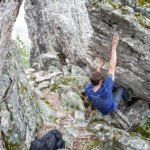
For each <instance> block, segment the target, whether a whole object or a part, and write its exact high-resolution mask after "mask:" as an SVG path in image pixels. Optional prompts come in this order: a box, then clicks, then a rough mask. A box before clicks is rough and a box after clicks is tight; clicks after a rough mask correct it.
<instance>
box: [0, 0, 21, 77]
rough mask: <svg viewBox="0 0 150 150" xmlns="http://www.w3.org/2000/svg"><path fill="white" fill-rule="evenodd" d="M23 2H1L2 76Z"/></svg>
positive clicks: (0, 44) (0, 58)
mask: <svg viewBox="0 0 150 150" xmlns="http://www.w3.org/2000/svg"><path fill="white" fill-rule="evenodd" d="M21 3H22V0H19V1H5V0H2V1H0V47H1V48H0V76H1V73H2V69H3V64H4V61H5V55H6V51H7V47H8V44H9V41H10V39H11V31H12V27H13V24H14V22H15V20H16V18H17V15H18V12H19V8H20V6H21Z"/></svg>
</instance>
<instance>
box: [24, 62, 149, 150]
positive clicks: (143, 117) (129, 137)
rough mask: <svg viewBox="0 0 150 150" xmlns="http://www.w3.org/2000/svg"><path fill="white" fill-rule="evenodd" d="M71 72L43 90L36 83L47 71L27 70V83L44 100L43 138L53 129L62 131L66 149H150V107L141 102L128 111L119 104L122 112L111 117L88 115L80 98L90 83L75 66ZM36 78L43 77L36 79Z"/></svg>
mask: <svg viewBox="0 0 150 150" xmlns="http://www.w3.org/2000/svg"><path fill="white" fill-rule="evenodd" d="M71 68H72V69H71V70H70V73H69V74H68V71H67V75H64V74H66V73H65V72H62V74H59V75H57V74H56V76H55V77H53V78H51V79H49V87H48V88H47V87H44V88H43V89H41V88H40V87H39V85H40V84H42V83H45V81H44V80H43V81H42V80H41V81H40V83H38V85H37V83H36V80H37V79H38V78H39V79H40V78H43V77H42V76H45V75H44V73H41V72H44V71H39V72H36V71H35V70H34V69H31V68H30V69H28V70H26V73H27V76H28V77H29V78H28V79H29V80H30V82H31V83H33V85H34V87H35V88H36V92H38V93H39V97H41V98H42V99H43V102H41V109H40V110H41V111H42V112H43V114H44V116H43V117H44V119H45V121H46V122H45V127H44V128H41V129H40V133H39V134H40V135H43V134H45V133H46V132H48V130H51V129H53V128H57V129H59V130H60V131H61V132H62V134H63V138H64V139H65V142H66V149H77V150H81V149H83V150H86V149H88V148H89V149H100V148H101V149H106V150H111V149H112V146H113V147H114V149H119V150H126V149H131V150H134V149H136V150H142V149H144V150H148V149H149V147H150V142H149V137H150V133H149V117H148V116H150V110H149V108H148V107H149V106H148V103H147V102H143V101H138V102H136V103H134V104H133V105H132V106H130V107H128V108H126V109H123V106H124V105H123V104H120V108H119V110H118V111H116V112H115V113H113V114H111V115H108V116H102V115H101V114H100V112H97V111H90V112H89V110H88V108H87V105H85V102H84V103H83V101H82V99H81V97H80V96H81V94H80V93H81V92H82V87H84V85H85V84H86V83H87V82H88V81H89V79H88V77H87V75H86V74H85V73H84V72H83V70H82V69H81V68H79V67H77V66H76V67H75V66H74V65H73V66H72V67H71ZM68 69H69V68H68ZM32 70H34V71H35V72H32ZM65 71H66V70H65ZM45 73H46V72H45ZM54 73H55V71H53V74H54ZM56 73H57V70H56ZM35 74H39V75H40V76H38V75H37V77H35V78H33V76H34V75H35ZM49 76H50V74H49ZM40 90H41V91H40ZM82 98H83V96H82ZM141 106H142V107H141ZM108 141H109V142H108Z"/></svg>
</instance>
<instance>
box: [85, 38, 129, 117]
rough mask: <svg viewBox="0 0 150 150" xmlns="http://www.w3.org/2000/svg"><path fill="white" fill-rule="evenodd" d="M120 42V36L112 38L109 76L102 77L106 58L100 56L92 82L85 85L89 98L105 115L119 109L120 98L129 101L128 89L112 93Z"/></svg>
mask: <svg viewBox="0 0 150 150" xmlns="http://www.w3.org/2000/svg"><path fill="white" fill-rule="evenodd" d="M118 42H119V36H114V37H113V39H112V50H111V58H110V66H109V70H108V76H107V78H106V79H105V80H104V79H103V77H102V74H101V68H102V66H103V65H104V60H103V59H102V58H100V62H99V65H98V68H97V70H96V72H94V73H93V74H92V76H91V77H90V81H91V83H90V84H87V85H86V87H85V92H86V95H87V96H88V99H89V100H90V102H91V103H92V105H93V106H94V107H95V108H96V109H98V110H99V111H100V112H101V113H102V114H103V115H108V114H110V113H112V112H114V111H115V110H116V109H117V106H118V103H119V101H120V99H123V100H124V101H127V100H128V98H129V95H128V92H127V90H126V89H125V88H123V87H120V88H118V89H117V91H116V93H115V95H113V93H112V90H113V86H114V78H115V69H116V62H117V52H116V48H117V45H118Z"/></svg>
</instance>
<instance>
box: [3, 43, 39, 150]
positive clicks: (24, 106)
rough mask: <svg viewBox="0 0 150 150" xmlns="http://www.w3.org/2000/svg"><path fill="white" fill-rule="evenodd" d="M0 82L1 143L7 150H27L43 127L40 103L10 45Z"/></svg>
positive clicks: (11, 44)
mask: <svg viewBox="0 0 150 150" xmlns="http://www.w3.org/2000/svg"><path fill="white" fill-rule="evenodd" d="M7 51H8V52H7V55H6V59H5V62H4V68H3V72H2V76H1V78H0V86H1V89H0V97H1V100H0V108H1V118H0V119H1V134H2V135H1V139H2V140H3V145H4V146H5V147H3V148H4V149H22V150H27V149H29V147H30V142H31V141H32V140H33V139H34V137H35V134H36V131H37V129H38V128H39V127H40V125H41V123H42V119H41V114H40V111H39V106H38V104H37V103H38V101H40V99H39V98H38V97H37V96H36V94H35V93H34V92H33V91H32V90H31V87H30V85H29V83H28V80H27V78H26V76H25V73H24V70H23V68H22V66H21V61H20V59H19V58H20V56H19V54H18V48H17V47H16V45H15V44H14V43H13V42H11V43H9V49H8V50H7Z"/></svg>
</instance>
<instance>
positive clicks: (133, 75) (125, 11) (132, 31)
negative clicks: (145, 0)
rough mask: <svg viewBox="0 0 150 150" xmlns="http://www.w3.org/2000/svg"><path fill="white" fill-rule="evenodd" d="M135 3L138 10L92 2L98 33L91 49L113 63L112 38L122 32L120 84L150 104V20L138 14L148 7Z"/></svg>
mask: <svg viewBox="0 0 150 150" xmlns="http://www.w3.org/2000/svg"><path fill="white" fill-rule="evenodd" d="M134 3H135V4H136V9H135V8H134V7H133V8H132V7H130V6H132V5H125V4H124V3H121V2H115V1H102V2H99V1H95V3H94V2H93V1H89V3H88V4H87V7H88V11H89V17H90V21H91V24H92V27H93V30H94V35H93V38H92V42H91V45H90V47H91V48H92V49H94V50H96V51H97V53H101V54H103V55H104V57H105V59H106V60H109V55H110V45H111V44H110V43H111V37H112V35H113V34H114V32H116V31H115V30H117V31H120V32H121V33H120V43H119V46H118V48H117V53H118V61H117V69H116V83H117V84H118V85H124V86H127V87H129V88H131V89H133V91H134V93H135V94H136V95H138V96H140V97H141V98H142V99H147V100H150V99H149V97H150V95H149V94H150V92H149V89H150V86H149V79H150V77H149V71H150V67H149V65H150V61H149V60H150V59H149V57H150V53H149V52H150V48H149V47H150V43H149V42H148V41H149V40H150V26H149V25H150V20H149V19H148V18H147V17H146V16H145V15H144V14H143V15H142V13H141V12H140V11H139V10H138V8H139V9H140V8H144V6H140V5H138V3H136V2H134ZM127 4H129V3H127ZM145 5H146V4H145ZM145 7H146V6H145ZM146 10H147V11H146ZM148 10H149V9H148V8H147V9H145V12H148ZM139 91H140V92H139Z"/></svg>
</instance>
